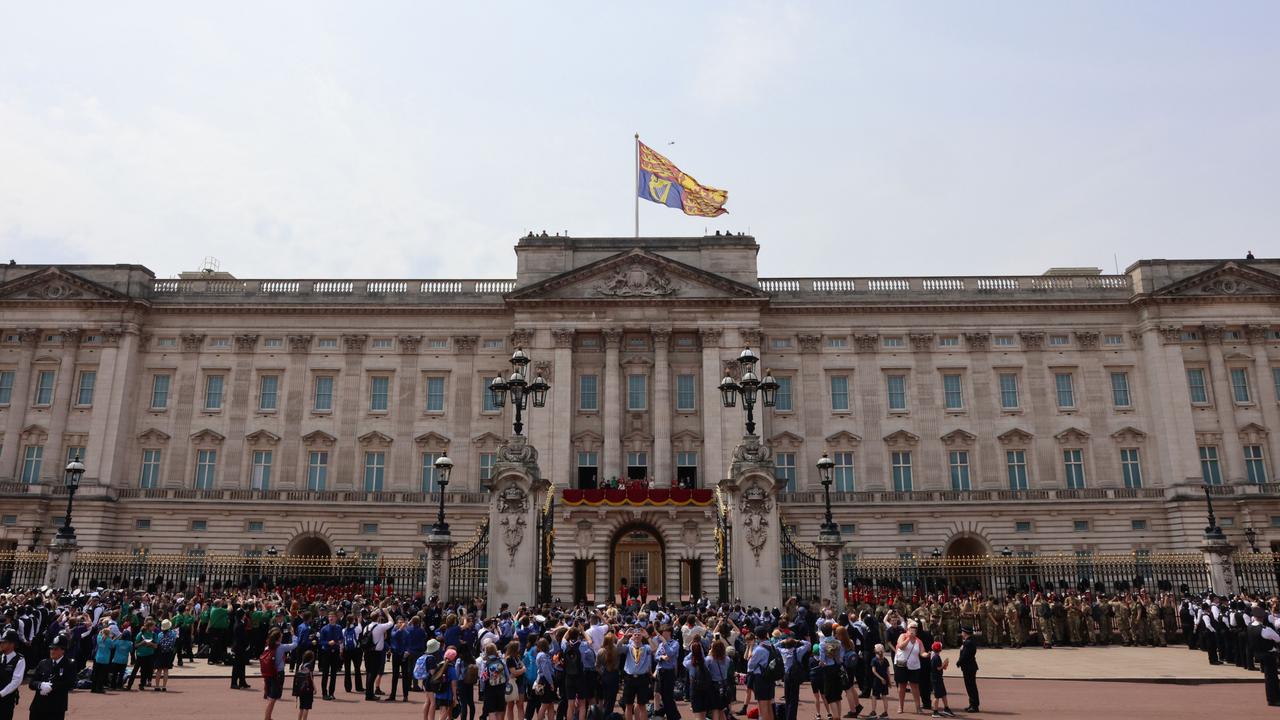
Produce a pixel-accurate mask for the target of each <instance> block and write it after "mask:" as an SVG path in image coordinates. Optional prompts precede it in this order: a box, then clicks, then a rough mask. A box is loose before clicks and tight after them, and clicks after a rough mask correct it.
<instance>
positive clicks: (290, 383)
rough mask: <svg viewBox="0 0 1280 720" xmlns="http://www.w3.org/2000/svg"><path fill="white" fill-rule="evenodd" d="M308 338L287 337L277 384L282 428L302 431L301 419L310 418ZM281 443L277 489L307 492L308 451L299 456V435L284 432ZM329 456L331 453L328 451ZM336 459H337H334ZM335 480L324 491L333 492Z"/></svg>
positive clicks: (300, 440) (300, 449) (300, 446)
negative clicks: (284, 357) (283, 488)
mask: <svg viewBox="0 0 1280 720" xmlns="http://www.w3.org/2000/svg"><path fill="white" fill-rule="evenodd" d="M311 339H312V336H311V335H290V336H288V337H287V338H286V342H288V343H289V352H288V355H287V356H286V357H287V358H288V360H287V365H285V370H284V377H283V378H281V380H280V397H281V398H282V399H283V402H282V403H281V409H280V410H277V411H276V412H279V413H281V414H282V415H283V417H284V422H283V423H281V427H285V428H299V429H301V428H302V419H303V418H304V417H310V416H311V402H312V397H311V369H310V368H309V367H307V365H308V361H309V357H308V352H309V351H310V349H311ZM283 435H284V437H283V438H282V439H281V440H280V448H281V450H280V452H281V453H282V455H283V456H282V457H281V458H279V459H278V460H276V462H277V463H278V464H279V465H280V482H277V483H276V485H277V486H278V487H293V488H298V489H300V490H306V489H307V466H308V462H309V461H310V450H309V449H308V451H307V454H306V455H304V454H303V452H302V438H301V437H300V435H301V432H286V433H283ZM330 452H333V451H332V450H330ZM335 459H336V458H335ZM299 463H301V467H299ZM335 479H336V478H335V477H330V478H328V479H327V480H326V487H325V489H326V490H329V489H332V485H331V484H329V483H332V482H333V481H334V480H335Z"/></svg>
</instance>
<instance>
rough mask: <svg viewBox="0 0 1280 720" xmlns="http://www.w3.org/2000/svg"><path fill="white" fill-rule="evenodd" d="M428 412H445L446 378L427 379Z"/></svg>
mask: <svg viewBox="0 0 1280 720" xmlns="http://www.w3.org/2000/svg"><path fill="white" fill-rule="evenodd" d="M427 412H430V413H435V412H444V378H442V377H429V378H427Z"/></svg>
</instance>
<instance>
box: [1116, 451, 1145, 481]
mask: <svg viewBox="0 0 1280 720" xmlns="http://www.w3.org/2000/svg"><path fill="white" fill-rule="evenodd" d="M1120 474H1121V475H1122V476H1124V486H1125V487H1127V488H1140V487H1142V462H1141V460H1140V459H1139V457H1138V448H1120Z"/></svg>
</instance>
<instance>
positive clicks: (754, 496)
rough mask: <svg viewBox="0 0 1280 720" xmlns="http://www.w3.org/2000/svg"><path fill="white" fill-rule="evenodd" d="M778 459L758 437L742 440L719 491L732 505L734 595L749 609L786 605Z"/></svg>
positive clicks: (731, 535) (730, 534) (731, 531)
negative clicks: (775, 461)
mask: <svg viewBox="0 0 1280 720" xmlns="http://www.w3.org/2000/svg"><path fill="white" fill-rule="evenodd" d="M773 472H774V468H773V453H772V452H771V451H770V450H769V448H768V446H766V445H764V444H762V443H761V442H760V438H758V437H756V436H755V435H746V436H743V438H742V442H741V443H739V444H738V446H737V448H736V449H735V450H734V451H733V464H732V466H731V467H730V471H729V477H727V478H725V479H723V480H721V481H720V491H721V493H723V494H724V496H725V500H726V502H727V503H728V504H729V513H730V522H731V523H732V527H731V528H730V530H729V542H730V543H731V545H730V547H731V551H730V557H731V559H732V562H733V567H732V570H731V575H732V577H733V595H734V597H735V598H737V599H739V600H741V601H742V602H743V603H744V604H746V605H754V606H757V607H768V606H774V605H778V604H779V603H781V602H782V597H781V592H780V590H779V586H778V578H779V577H781V575H782V561H781V541H782V537H781V533H782V527H781V525H780V524H779V522H780V521H779V519H778V492H779V490H780V489H781V487H782V486H781V484H780V483H778V482H776V481H775V480H774V474H773Z"/></svg>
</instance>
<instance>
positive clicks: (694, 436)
mask: <svg viewBox="0 0 1280 720" xmlns="http://www.w3.org/2000/svg"><path fill="white" fill-rule="evenodd" d="M671 439H672V440H673V441H675V440H687V441H690V442H702V436H701V435H699V434H698V433H696V432H694V431H692V430H681V431H679V432H674V433H672V434H671Z"/></svg>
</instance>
